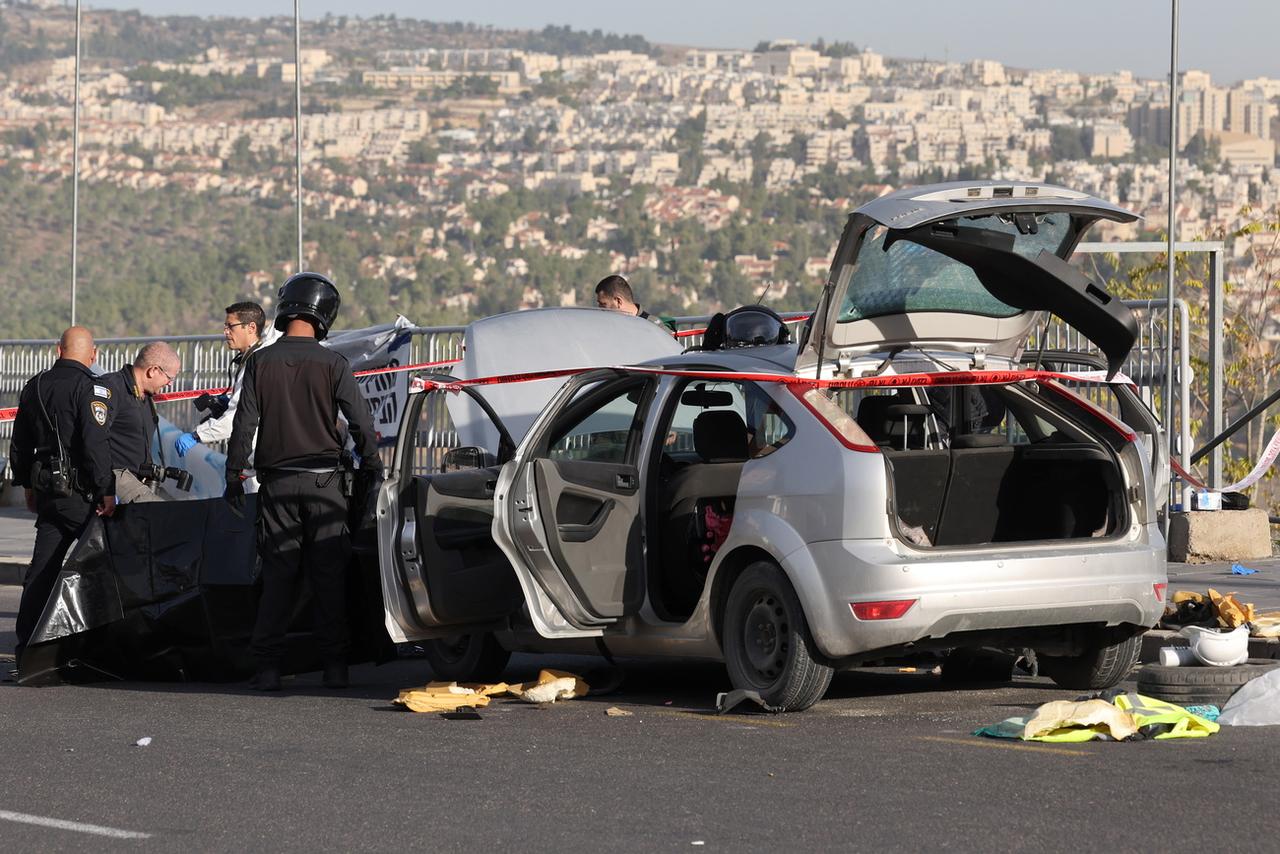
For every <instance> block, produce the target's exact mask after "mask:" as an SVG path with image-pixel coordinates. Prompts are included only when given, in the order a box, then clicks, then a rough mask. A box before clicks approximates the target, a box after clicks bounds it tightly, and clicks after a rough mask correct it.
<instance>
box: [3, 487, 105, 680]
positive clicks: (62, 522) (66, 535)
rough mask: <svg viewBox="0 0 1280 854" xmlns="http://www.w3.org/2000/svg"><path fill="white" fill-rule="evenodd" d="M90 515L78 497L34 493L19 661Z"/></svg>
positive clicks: (20, 606) (20, 613)
mask: <svg viewBox="0 0 1280 854" xmlns="http://www.w3.org/2000/svg"><path fill="white" fill-rule="evenodd" d="M92 512H93V505H91V504H90V503H89V502H88V501H85V500H84V499H83V498H81V497H79V496H73V497H71V498H54V497H52V496H50V495H48V494H46V493H43V492H37V493H36V545H35V548H34V549H33V550H32V553H31V563H30V565H28V566H27V575H26V577H25V578H24V579H23V581H22V599H21V600H20V602H19V604H18V619H17V625H16V626H15V627H14V630H15V631H16V633H17V635H18V646H17V649H16V652H17V655H18V657H19V658H21V656H22V650H23V649H24V648H25V647H26V645H27V641H29V640H31V634H32V632H34V631H35V630H36V623H37V622H38V621H39V620H40V615H41V614H43V613H44V606H45V603H47V602H48V601H49V594H50V593H52V592H53V588H54V585H55V584H56V583H57V581H58V572H59V571H60V570H61V569H62V561H63V560H64V559H65V558H66V556H67V550H68V549H70V548H71V545H72V544H73V543H74V542H75V541H76V540H77V539H79V538H80V534H81V533H83V532H84V528H85V525H87V524H88V523H89V518H90V515H91V514H92Z"/></svg>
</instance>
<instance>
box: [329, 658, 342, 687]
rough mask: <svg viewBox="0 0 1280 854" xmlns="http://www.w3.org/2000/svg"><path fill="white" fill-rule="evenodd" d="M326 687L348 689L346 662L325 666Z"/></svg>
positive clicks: (331, 663) (334, 662)
mask: <svg viewBox="0 0 1280 854" xmlns="http://www.w3.org/2000/svg"><path fill="white" fill-rule="evenodd" d="M324 687H326V688H345V687H347V663H346V662H345V661H333V662H330V663H329V664H326V665H325V666H324Z"/></svg>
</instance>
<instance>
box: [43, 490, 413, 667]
mask: <svg viewBox="0 0 1280 854" xmlns="http://www.w3.org/2000/svg"><path fill="white" fill-rule="evenodd" d="M255 511H256V505H255V502H254V497H253V496H249V498H248V503H247V505H246V508H245V513H244V515H239V514H237V513H236V512H234V511H233V510H232V509H231V507H230V506H228V504H227V503H226V502H225V501H223V500H222V499H220V498H212V499H206V500H202V501H173V502H149V503H144V504H131V505H125V506H121V507H119V508H118V509H117V511H116V513H115V515H113V516H112V517H111V518H109V519H100V518H96V517H95V518H94V519H93V521H91V522H90V524H89V527H88V529H87V530H86V531H85V534H84V536H82V537H81V538H80V541H79V542H78V543H77V544H76V546H75V547H74V548H73V549H72V551H71V554H70V555H69V556H68V557H67V560H66V563H65V564H64V565H63V569H62V572H61V574H60V576H59V578H58V582H57V584H56V585H55V587H54V590H53V593H52V594H51V595H50V597H49V601H48V603H47V604H46V606H45V609H44V613H43V614H42V616H41V618H40V621H39V622H38V623H37V625H36V628H35V632H34V633H33V635H32V638H31V642H30V644H29V645H28V647H27V649H26V651H25V652H24V654H23V657H22V662H21V671H20V673H19V681H20V682H22V683H23V684H44V683H50V682H58V681H64V680H81V679H89V680H92V679H102V678H119V679H158V680H201V681H230V680H236V679H242V678H244V677H246V676H247V675H248V674H249V673H250V672H251V671H252V661H251V659H250V657H249V654H248V643H249V637H250V635H251V633H252V630H253V621H254V618H255V616H256V612H257V601H258V586H257V580H258V578H257V576H258V560H257V555H256V534H255V527H254V518H255ZM356 546H357V547H356V549H355V556H354V557H353V559H352V562H351V565H350V567H349V572H348V597H347V601H348V619H349V622H350V623H351V638H352V656H351V660H352V661H359V660H367V659H369V658H374V659H377V660H383V659H385V658H387V657H389V655H388V652H389V651H390V650H391V646H390V641H389V639H388V638H387V635H386V632H385V630H384V629H383V628H382V607H381V593H380V588H379V584H378V577H377V563H376V556H375V554H374V552H373V549H372V545H371V543H368V542H362V541H361V539H360V538H357V541H356ZM304 575H305V572H304ZM299 594H300V595H299V597H298V603H299V604H298V608H297V609H296V610H295V614H294V619H293V623H292V625H291V629H290V634H289V648H288V652H287V653H286V658H285V662H284V669H285V670H286V671H287V672H301V671H306V670H311V669H315V668H317V667H318V666H319V662H318V658H317V653H316V649H315V644H314V643H313V642H312V637H311V633H310V625H311V624H310V616H311V610H310V608H309V595H308V594H307V591H306V589H305V583H304V584H303V585H301V589H300V590H299Z"/></svg>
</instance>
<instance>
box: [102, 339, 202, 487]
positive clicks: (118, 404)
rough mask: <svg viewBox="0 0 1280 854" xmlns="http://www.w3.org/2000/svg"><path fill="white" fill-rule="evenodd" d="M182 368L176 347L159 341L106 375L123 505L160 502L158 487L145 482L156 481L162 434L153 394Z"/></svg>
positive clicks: (110, 427) (114, 465)
mask: <svg viewBox="0 0 1280 854" xmlns="http://www.w3.org/2000/svg"><path fill="white" fill-rule="evenodd" d="M181 365H182V362H181V360H180V359H179V358H178V354H177V353H176V352H175V351H174V349H173V347H171V346H169V345H168V344H166V343H165V342H163V341H155V342H152V343H150V344H147V345H146V346H144V347H143V348H142V349H141V350H139V351H138V357H137V358H136V359H134V360H133V364H132V365H125V366H124V367H123V368H121V369H120V370H118V371H113V372H112V373H109V374H106V375H104V376H103V377H102V384H103V385H105V386H106V387H107V388H108V389H109V390H110V392H111V397H110V400H109V401H108V403H107V406H108V410H109V413H108V416H107V428H108V440H109V442H110V444H111V468H112V470H113V471H114V472H115V476H116V500H117V501H119V502H120V503H121V504H134V503H137V502H140V501H159V500H160V497H159V496H158V495H156V493H155V490H154V488H153V487H152V486H151V485H150V484H147V483H143V480H144V479H150V480H155V479H156V475H155V473H154V472H153V471H152V469H153V468H154V467H155V461H154V460H153V459H152V456H151V444H152V441H153V438H154V437H155V436H156V435H157V434H158V433H159V431H160V418H159V416H158V415H157V414H156V404H155V399H154V396H155V395H156V394H159V393H160V392H161V391H163V390H164V389H165V388H167V387H168V386H169V384H170V383H171V382H173V380H174V378H175V377H176V376H177V375H178V371H179V370H181ZM160 468H164V466H163V465H161V466H160Z"/></svg>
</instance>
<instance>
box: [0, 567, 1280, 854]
mask: <svg viewBox="0 0 1280 854" xmlns="http://www.w3.org/2000/svg"><path fill="white" fill-rule="evenodd" d="M16 604H17V588H15V587H11V586H9V587H0V645H2V646H3V647H4V648H5V649H6V650H7V649H10V648H11V643H12V634H11V631H12V620H13V613H14V611H15V610H16ZM548 663H552V662H549V661H547V660H544V659H539V658H535V657H532V656H517V657H516V658H515V659H513V663H512V666H511V668H510V669H509V671H508V677H509V678H512V679H514V678H520V677H521V676H532V675H534V673H535V671H536V669H537V668H538V667H539V666H542V665H546V664H548ZM554 663H555V664H556V665H558V666H560V667H565V668H569V669H577V670H578V671H579V672H581V671H583V670H585V669H587V668H590V667H595V666H596V665H597V662H596V661H595V660H592V659H566V658H558V659H555V660H554ZM353 676H354V681H355V684H354V685H353V687H352V688H351V689H349V690H347V691H343V692H333V691H325V690H323V689H321V688H320V687H319V686H318V680H317V679H316V678H315V676H314V675H313V676H309V677H296V678H293V679H289V680H286V686H285V691H284V692H283V693H282V694H281V695H278V696H270V695H261V694H256V693H254V692H250V691H247V690H245V689H244V688H243V687H241V686H226V685H200V684H194V685H174V684H118V683H117V684H110V685H107V684H103V685H93V686H77V687H70V686H66V687H57V688H20V687H17V686H16V685H14V684H13V683H5V684H0V721H3V730H2V734H0V849H3V850H8V851H26V850H58V851H64V850H65V851H90V850H93V851H97V850H103V849H106V850H117V849H119V850H157V851H177V850H182V851H189V850H211V851H233V850H234V851H240V850H287V851H292V850H298V851H303V850H307V851H316V850H324V851H332V850H374V851H391V850H399V851H403V850H409V849H414V848H417V849H431V850H444V851H475V850H503V849H510V850H537V851H599V850H625V851H664V850H675V851H680V850H722V851H747V850H776V849H780V848H804V849H811V850H835V849H844V850H860V849H872V848H874V849H877V850H885V851H921V850H925V851H943V850H957V851H974V850H982V851H995V850H1002V851H1003V850H1009V851H1014V850H1017V851H1021V850H1035V851H1079V850H1081V849H1082V848H1100V847H1105V849H1106V850H1110V851H1135V850H1168V851H1195V852H1203V851H1218V850H1227V849H1244V850H1260V849H1265V848H1267V847H1268V846H1269V845H1270V843H1266V842H1265V840H1268V839H1274V838H1275V836H1276V834H1277V832H1280V819H1278V818H1277V817H1276V813H1275V810H1274V809H1273V808H1272V807H1270V806H1268V804H1269V803H1270V802H1271V800H1272V799H1273V795H1272V788H1271V787H1272V786H1273V784H1274V780H1275V769H1276V767H1278V766H1280V747H1278V745H1280V728H1238V729H1229V728H1224V730H1223V731H1222V732H1221V733H1220V734H1218V735H1216V736H1214V737H1211V738H1208V739H1202V740H1184V741H1162V742H1142V743H1131V744H1118V743H1090V744H1083V745H1039V744H1030V743H1021V742H1006V741H996V740H990V739H982V738H976V737H973V736H971V735H970V733H971V732H972V731H973V730H974V729H975V728H977V727H979V726H982V725H984V724H988V723H994V722H996V721H999V720H1002V719H1003V718H1005V717H1009V716H1011V715H1016V714H1021V713H1023V712H1026V711H1029V710H1030V709H1032V708H1034V707H1035V706H1037V705H1039V704H1040V703H1042V702H1046V701H1048V700H1053V699H1067V698H1071V697H1072V696H1073V694H1072V692H1067V691H1062V690H1059V689H1056V688H1055V687H1053V686H1052V684H1051V683H1049V682H1048V681H1047V680H1042V679H1029V678H1028V679H1019V680H1017V681H1015V682H1014V683H1012V684H1010V685H1007V686H1001V687H996V688H981V689H966V690H948V689H946V688H944V687H943V686H942V685H941V684H940V682H939V680H938V678H937V677H935V676H933V675H931V674H929V673H927V672H917V673H900V672H897V670H896V669H887V670H877V671H861V672H856V673H850V674H844V675H841V676H839V677H837V680H836V682H835V684H834V686H833V688H832V690H831V692H830V694H829V696H828V698H827V699H826V700H824V701H823V702H822V703H820V704H818V706H816V707H815V708H814V709H812V710H810V711H809V712H805V713H801V714H795V715H784V716H778V717H773V716H767V715H763V714H732V715H727V716H715V715H714V714H712V713H711V709H712V704H713V699H714V695H715V693H716V692H717V691H720V690H724V689H725V688H726V687H727V686H726V684H725V683H726V679H725V676H724V673H723V670H722V669H721V668H720V667H719V666H712V665H680V666H664V665H658V664H652V663H627V678H626V681H625V682H624V685H623V688H622V691H621V692H620V693H618V694H616V695H613V696H608V697H600V698H595V697H592V698H587V699H583V700H574V701H570V702H567V703H562V704H557V705H555V706H554V707H551V708H541V707H536V706H530V705H526V704H523V703H519V702H517V701H507V700H498V701H496V702H495V703H494V704H493V705H491V706H490V707H489V708H487V709H485V710H482V712H481V714H482V716H483V717H482V719H481V720H446V719H444V718H442V717H441V716H439V715H434V714H412V713H409V712H403V711H398V710H396V709H394V708H393V707H392V706H391V705H390V704H389V702H388V701H389V700H390V699H391V698H392V697H394V696H395V695H396V693H397V691H398V690H399V689H400V688H403V687H408V686H411V685H415V684H421V683H423V682H425V681H426V680H427V679H428V678H429V676H430V674H429V673H428V669H427V666H426V664H425V663H424V662H422V661H417V660H409V661H400V662H397V663H395V664H392V665H388V666H385V667H382V668H373V667H371V666H365V667H358V668H355V669H354V670H353ZM614 705H616V706H619V707H621V708H623V709H626V710H628V711H631V712H632V713H633V715H632V716H631V717H610V716H607V715H606V714H605V709H606V708H608V707H609V706H614ZM143 737H149V738H150V739H151V743H150V744H149V745H148V746H146V747H139V746H137V744H136V742H137V741H138V739H140V738H143ZM49 820H55V821H62V822H70V823H72V824H71V825H70V826H66V827H50V826H48V824H47V822H48V821H49ZM32 821H42V822H45V824H43V825H37V824H31V823H29V822H32ZM104 834H107V835H104ZM127 834H136V835H134V836H128V835H127Z"/></svg>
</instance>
